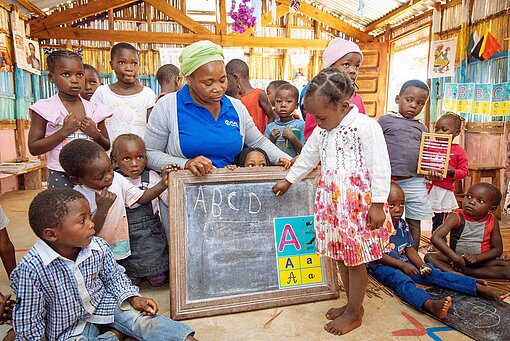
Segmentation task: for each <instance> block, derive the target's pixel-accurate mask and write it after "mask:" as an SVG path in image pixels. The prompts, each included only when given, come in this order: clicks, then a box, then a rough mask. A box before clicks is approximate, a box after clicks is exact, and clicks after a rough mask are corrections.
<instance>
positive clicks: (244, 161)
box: [235, 147, 271, 167]
mask: <svg viewBox="0 0 510 341" xmlns="http://www.w3.org/2000/svg"><path fill="white" fill-rule="evenodd" d="M235 163H236V166H237V167H266V166H269V165H270V164H271V163H270V162H269V156H267V153H266V152H265V151H264V150H263V149H262V148H252V147H246V148H244V149H243V150H242V151H241V152H240V153H239V155H237V156H236V158H235Z"/></svg>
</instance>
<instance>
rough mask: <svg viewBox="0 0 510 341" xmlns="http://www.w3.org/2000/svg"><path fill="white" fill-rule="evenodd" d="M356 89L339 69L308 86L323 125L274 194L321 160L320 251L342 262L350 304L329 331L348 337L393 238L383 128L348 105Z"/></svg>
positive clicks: (308, 101)
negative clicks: (374, 268)
mask: <svg viewBox="0 0 510 341" xmlns="http://www.w3.org/2000/svg"><path fill="white" fill-rule="evenodd" d="M353 93H354V88H353V86H352V82H351V80H350V79H349V77H348V76H347V75H346V74H344V73H343V72H341V71H339V70H338V69H336V68H327V69H324V70H322V71H321V72H320V73H319V74H318V75H317V76H315V77H314V79H313V80H312V81H311V82H310V85H309V86H308V89H307V90H306V94H305V106H306V108H307V110H308V112H309V113H310V114H311V115H314V117H315V120H316V121H317V124H318V126H319V128H318V129H315V130H314V132H313V133H312V135H311V136H310V139H309V140H308V141H307V142H306V144H305V146H304V147H303V150H302V151H301V154H300V155H299V156H298V158H297V160H296V162H295V164H294V165H293V166H292V168H291V169H290V172H289V174H288V175H287V176H286V178H285V180H281V181H279V182H278V183H276V185H274V186H273V192H274V193H276V195H280V194H283V193H285V192H286V191H287V190H288V189H289V187H290V186H291V185H292V184H293V183H295V182H296V181H299V180H300V179H302V178H303V177H304V176H305V175H306V174H308V173H309V172H310V171H311V170H312V169H314V168H315V166H316V165H317V164H318V162H319V161H320V162H321V163H322V166H321V174H320V176H319V178H318V179H317V195H316V201H315V205H314V215H315V236H316V245H317V253H318V254H320V255H323V256H327V257H330V258H332V259H334V260H336V261H337V263H338V268H339V271H340V276H341V278H342V283H343V285H344V288H345V291H346V293H347V299H348V301H347V305H346V306H345V307H343V308H341V309H330V310H329V311H328V313H327V314H326V316H327V317H328V318H329V319H332V320H333V321H332V322H330V323H328V324H327V325H326V326H325V329H326V330H327V331H328V332H330V333H332V334H336V335H340V334H345V333H348V332H349V331H351V330H352V329H354V328H357V327H359V326H360V325H361V321H362V318H363V310H362V303H363V298H364V296H365V291H366V286H367V278H368V277H367V270H366V267H365V263H368V262H371V261H374V260H377V259H380V258H381V257H382V254H383V252H385V249H386V248H387V247H388V246H389V237H390V234H391V233H392V232H393V227H392V225H391V221H389V219H386V216H387V212H385V209H384V206H385V204H386V199H387V198H388V194H389V191H390V162H389V159H388V151H387V149H386V143H385V142H384V137H383V134H382V131H381V128H380V127H379V125H378V124H377V122H376V121H374V120H373V119H371V118H370V117H368V116H365V115H363V114H360V113H359V112H358V108H357V107H356V106H355V105H352V104H351V103H350V102H349V100H350V98H351V97H352V94H353Z"/></svg>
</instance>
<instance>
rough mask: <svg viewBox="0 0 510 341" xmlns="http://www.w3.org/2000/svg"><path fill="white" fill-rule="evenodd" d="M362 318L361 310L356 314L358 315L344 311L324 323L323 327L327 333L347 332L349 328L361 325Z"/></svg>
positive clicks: (341, 333) (340, 333)
mask: <svg viewBox="0 0 510 341" xmlns="http://www.w3.org/2000/svg"><path fill="white" fill-rule="evenodd" d="M362 318H363V316H362V314H361V312H360V314H358V316H355V315H353V314H348V313H345V314H342V315H340V316H338V317H337V318H336V319H334V320H333V321H331V322H329V323H328V324H326V325H325V326H324V329H326V331H327V332H328V333H331V334H333V335H343V334H347V333H348V332H350V331H351V330H353V329H356V328H358V327H359V326H361V322H362Z"/></svg>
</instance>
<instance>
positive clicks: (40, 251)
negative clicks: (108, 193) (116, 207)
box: [11, 188, 195, 341]
mask: <svg viewBox="0 0 510 341" xmlns="http://www.w3.org/2000/svg"><path fill="white" fill-rule="evenodd" d="M28 219H29V223H30V226H31V227H32V230H33V231H34V233H35V234H36V235H37V237H39V238H40V239H38V240H37V242H36V243H35V245H34V246H33V247H32V248H31V249H30V250H29V251H28V253H27V254H26V255H25V256H24V257H23V259H22V260H21V261H20V263H19V265H18V267H16V269H15V270H14V271H13V273H12V274H11V287H12V289H13V291H14V293H15V294H16V296H17V300H16V306H15V308H14V313H13V317H14V329H15V331H16V339H17V340H68V339H73V340H74V339H76V340H78V339H79V340H96V339H102V340H119V339H122V340H123V338H121V336H124V335H122V334H125V335H127V336H130V337H133V338H135V339H137V340H169V339H171V340H187V341H191V340H195V338H193V336H192V335H193V334H194V332H193V330H192V329H191V328H190V327H188V326H187V325H185V324H183V323H180V322H176V321H172V320H171V319H169V318H166V317H164V316H161V315H158V314H157V312H158V305H157V304H156V302H154V301H153V300H152V299H151V298H146V297H141V296H140V294H139V292H138V288H137V287H135V286H133V285H131V283H130V282H129V279H128V278H127V277H126V276H125V275H124V273H123V270H122V267H120V266H119V265H117V264H116V263H115V259H114V257H113V255H112V252H111V250H110V248H109V247H108V244H107V243H106V242H105V241H104V240H102V239H101V238H97V237H94V234H95V231H94V223H93V222H92V221H91V220H90V208H89V205H88V202H87V199H86V198H85V197H84V196H83V195H82V194H81V193H79V192H77V191H75V190H72V189H64V188H58V189H49V190H46V191H43V192H41V193H39V194H37V196H36V197H35V198H34V200H33V201H32V203H31V204H30V208H29V211H28ZM101 325H103V326H105V327H107V328H109V330H108V331H107V332H106V333H104V334H101V335H99V334H100V331H99V326H101ZM121 333H122V334H121Z"/></svg>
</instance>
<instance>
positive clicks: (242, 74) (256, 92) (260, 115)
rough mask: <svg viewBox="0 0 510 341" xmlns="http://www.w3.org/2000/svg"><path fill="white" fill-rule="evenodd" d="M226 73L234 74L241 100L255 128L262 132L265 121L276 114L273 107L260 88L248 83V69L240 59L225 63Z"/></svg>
mask: <svg viewBox="0 0 510 341" xmlns="http://www.w3.org/2000/svg"><path fill="white" fill-rule="evenodd" d="M225 70H226V72H227V74H228V75H232V76H234V79H235V81H236V83H237V84H238V85H239V89H240V91H241V102H243V104H244V106H245V107H246V109H248V112H249V113H250V116H251V117H252V118H253V122H254V123H255V126H256V127H257V129H258V130H259V131H260V132H261V133H262V134H264V132H265V131H266V126H267V122H273V121H274V120H275V119H276V115H275V114H274V112H273V107H272V106H271V103H270V102H269V98H267V95H266V93H265V92H264V90H262V89H255V88H254V87H252V86H251V84H250V69H249V67H248V64H246V63H245V62H244V61H242V60H241V59H232V60H231V61H229V62H228V63H227V65H225Z"/></svg>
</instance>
